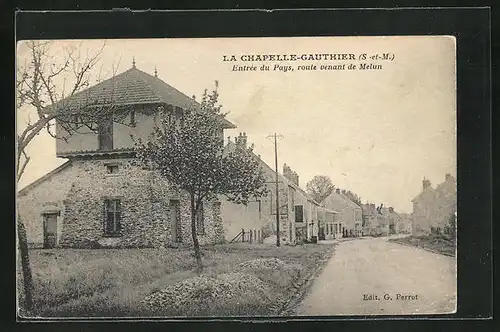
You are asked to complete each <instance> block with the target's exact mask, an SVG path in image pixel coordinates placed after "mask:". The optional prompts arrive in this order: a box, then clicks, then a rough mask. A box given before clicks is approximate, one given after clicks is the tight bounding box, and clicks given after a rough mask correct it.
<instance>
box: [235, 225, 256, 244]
mask: <svg viewBox="0 0 500 332" xmlns="http://www.w3.org/2000/svg"><path fill="white" fill-rule="evenodd" d="M234 242H247V243H263V242H264V241H263V238H262V230H261V229H255V228H254V229H247V230H245V229H243V228H242V229H241V232H239V233H238V235H236V236H235V237H234V239H232V240H231V241H230V243H234Z"/></svg>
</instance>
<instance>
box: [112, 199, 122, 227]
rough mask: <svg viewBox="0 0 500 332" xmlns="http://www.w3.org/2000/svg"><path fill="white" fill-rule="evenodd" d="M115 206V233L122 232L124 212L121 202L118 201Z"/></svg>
mask: <svg viewBox="0 0 500 332" xmlns="http://www.w3.org/2000/svg"><path fill="white" fill-rule="evenodd" d="M115 202H116V206H115V223H114V224H115V232H117V233H118V232H120V231H121V220H122V210H121V201H120V200H119V199H117V200H116V201H115Z"/></svg>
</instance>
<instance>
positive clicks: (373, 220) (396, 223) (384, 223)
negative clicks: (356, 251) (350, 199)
mask: <svg viewBox="0 0 500 332" xmlns="http://www.w3.org/2000/svg"><path fill="white" fill-rule="evenodd" d="M362 209H363V235H371V236H387V235H391V234H409V233H410V232H411V220H410V218H409V217H408V215H407V214H399V213H397V212H396V211H394V208H393V207H384V205H383V204H380V205H379V206H376V205H375V204H373V203H366V204H363V205H362Z"/></svg>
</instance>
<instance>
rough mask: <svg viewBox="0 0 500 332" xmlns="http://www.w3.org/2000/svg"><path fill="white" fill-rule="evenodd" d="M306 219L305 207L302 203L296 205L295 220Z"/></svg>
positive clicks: (301, 220)
mask: <svg viewBox="0 0 500 332" xmlns="http://www.w3.org/2000/svg"><path fill="white" fill-rule="evenodd" d="M303 221H304V207H303V206H302V205H295V222H303Z"/></svg>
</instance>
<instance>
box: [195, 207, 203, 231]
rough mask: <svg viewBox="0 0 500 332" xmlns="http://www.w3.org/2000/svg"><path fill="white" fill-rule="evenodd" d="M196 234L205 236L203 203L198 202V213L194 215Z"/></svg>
mask: <svg viewBox="0 0 500 332" xmlns="http://www.w3.org/2000/svg"><path fill="white" fill-rule="evenodd" d="M196 233H197V234H199V235H203V234H205V217H204V215H203V203H202V202H200V206H199V208H198V213H197V214H196Z"/></svg>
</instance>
